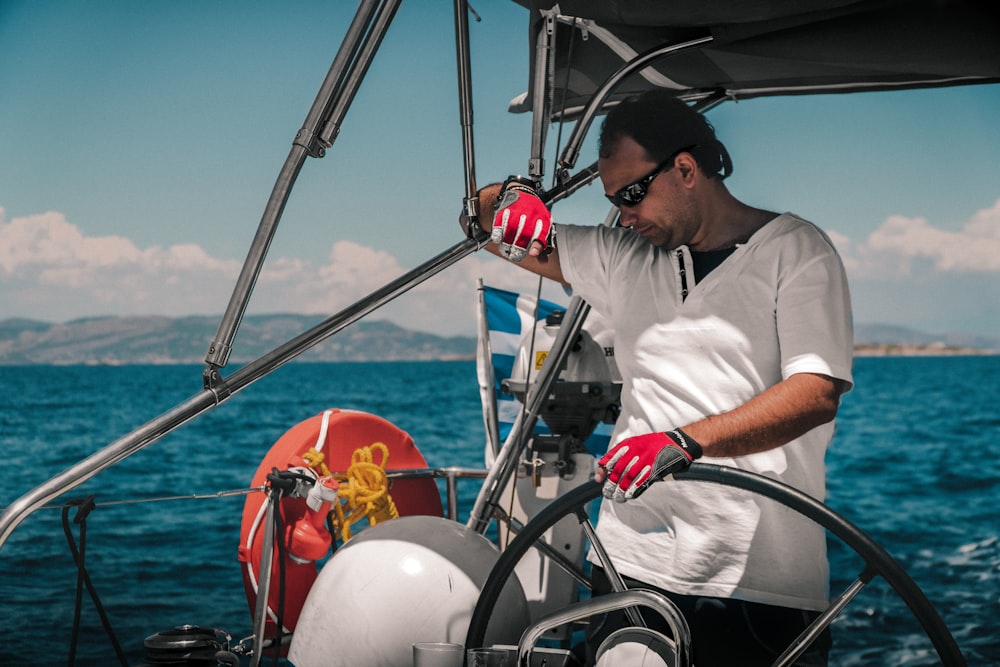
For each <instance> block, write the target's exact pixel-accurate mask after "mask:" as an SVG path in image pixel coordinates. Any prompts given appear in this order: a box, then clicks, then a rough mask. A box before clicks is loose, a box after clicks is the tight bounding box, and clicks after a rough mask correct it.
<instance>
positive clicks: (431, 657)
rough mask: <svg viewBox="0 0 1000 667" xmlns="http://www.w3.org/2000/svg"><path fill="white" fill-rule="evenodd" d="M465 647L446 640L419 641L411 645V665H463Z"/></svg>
mask: <svg viewBox="0 0 1000 667" xmlns="http://www.w3.org/2000/svg"><path fill="white" fill-rule="evenodd" d="M464 659H465V647H464V646H462V645H461V644H449V643H448V642H419V643H417V644H414V645H413V667H463V664H462V663H463V661H464Z"/></svg>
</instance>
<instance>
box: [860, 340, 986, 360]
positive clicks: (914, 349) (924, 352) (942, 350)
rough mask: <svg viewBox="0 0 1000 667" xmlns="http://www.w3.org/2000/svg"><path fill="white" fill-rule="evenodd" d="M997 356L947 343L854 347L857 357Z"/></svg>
mask: <svg viewBox="0 0 1000 667" xmlns="http://www.w3.org/2000/svg"><path fill="white" fill-rule="evenodd" d="M996 354H1000V351H998V350H987V349H980V348H975V347H955V346H953V345H946V344H945V343H932V344H930V345H913V344H902V343H875V344H871V343H868V344H862V345H855V346H854V356H855V357H957V356H991V355H996Z"/></svg>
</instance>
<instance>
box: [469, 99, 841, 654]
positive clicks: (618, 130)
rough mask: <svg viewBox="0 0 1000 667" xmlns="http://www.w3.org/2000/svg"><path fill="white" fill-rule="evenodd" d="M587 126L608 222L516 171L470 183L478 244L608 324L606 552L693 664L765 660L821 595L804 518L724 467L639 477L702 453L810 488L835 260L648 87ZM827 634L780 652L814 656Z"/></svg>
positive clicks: (823, 406) (829, 415)
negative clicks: (707, 476)
mask: <svg viewBox="0 0 1000 667" xmlns="http://www.w3.org/2000/svg"><path fill="white" fill-rule="evenodd" d="M599 146H600V147H599V162H598V166H599V170H600V179H601V182H602V184H603V187H604V191H605V193H606V195H607V197H608V199H609V200H610V201H611V202H612V203H613V204H614V205H616V206H618V208H619V210H620V227H616V228H609V227H603V226H589V227H577V226H572V225H558V226H556V225H553V224H552V222H551V218H550V216H549V214H548V211H547V210H546V209H545V207H544V206H543V205H542V204H541V202H540V200H539V199H537V197H536V196H535V193H534V191H533V188H532V187H531V184H530V183H525V182H520V181H517V180H513V181H509V182H508V183H505V184H504V185H503V186H499V185H493V186H488V187H486V188H484V189H483V190H482V191H481V193H480V203H481V209H482V212H483V215H482V216H481V218H480V220H481V224H482V225H483V228H484V229H485V230H487V231H489V232H490V233H491V237H492V241H493V245H491V246H490V249H491V250H492V251H493V252H494V253H496V254H498V255H501V256H505V257H508V258H509V259H511V260H512V261H517V262H519V264H520V266H522V267H524V268H527V269H529V270H531V271H533V272H535V273H538V274H540V275H543V276H546V277H548V278H551V279H553V280H556V281H559V282H561V283H563V284H565V285H568V286H571V287H572V289H573V291H574V293H575V294H578V295H580V296H582V297H583V298H585V299H586V300H587V301H588V303H590V304H591V305H592V306H593V307H594V308H595V309H596V310H598V311H599V312H601V313H602V314H603V315H604V316H606V317H607V318H608V319H609V321H610V322H611V324H612V326H613V327H614V329H615V355H616V360H617V362H618V366H619V368H620V371H621V374H622V379H623V390H622V412H621V417H620V418H619V420H618V422H617V424H616V426H615V431H614V434H613V436H612V443H613V446H612V448H611V449H610V450H609V452H608V453H607V455H606V456H604V457H603V458H602V459H601V460H600V461H599V466H600V467H599V469H598V471H597V473H596V475H595V479H596V480H597V481H598V482H604V484H605V487H604V495H605V497H606V498H608V499H609V500H610V501H611V502H609V501H608V500H605V502H604V503H603V505H602V507H601V512H600V518H599V521H598V536H599V538H600V540H601V542H602V543H603V544H604V546H605V547H606V548H607V550H608V552H609V553H610V556H611V558H612V561H613V563H614V565H615V567H616V569H617V570H618V571H619V572H620V573H621V574H622V575H623V576H624V577H625V578H626V581H627V582H628V583H629V584H630V586H632V585H642V586H646V587H654V588H655V589H657V590H661V591H664V592H666V593H667V594H669V596H670V597H671V598H672V599H673V600H674V601H675V602H676V603H677V604H678V605H679V606H680V608H681V610H682V611H683V612H684V615H685V617H686V619H687V622H688V624H689V625H690V627H691V631H692V643H693V650H694V662H695V664H696V665H698V667H708V666H710V665H737V664H738V665H755V664H762V665H770V664H771V663H772V661H773V660H774V659H775V658H776V657H777V656H778V655H780V653H781V652H782V651H783V650H784V649H785V648H786V647H787V646H788V644H790V643H791V641H792V640H793V639H794V638H795V637H796V636H797V635H798V634H799V632H801V630H802V629H803V628H804V627H806V626H807V625H808V623H809V622H811V619H812V618H813V617H814V616H815V615H816V614H815V612H817V611H819V610H822V609H825V608H826V605H827V577H828V567H827V560H826V544H825V533H824V531H823V529H822V528H820V527H819V526H817V525H815V524H813V523H812V522H810V521H808V520H806V519H804V518H802V517H800V516H798V515H796V514H795V513H793V512H791V511H789V510H787V509H786V508H783V507H781V506H779V505H778V504H777V503H774V502H771V501H770V500H768V499H765V498H762V497H760V496H756V495H754V494H750V493H746V492H743V491H740V490H738V489H734V488H731V487H727V486H721V485H717V484H711V483H701V482H684V483H673V484H653V483H652V482H654V481H655V480H657V479H661V478H663V477H664V476H666V475H668V474H670V473H672V472H674V471H677V470H683V469H685V468H686V467H687V466H688V465H689V463H690V462H691V461H692V460H694V459H697V458H700V457H704V459H705V460H706V461H709V462H712V463H716V464H721V465H727V466H734V467H737V468H742V469H745V470H749V471H752V472H755V473H759V474H763V475H766V476H768V477H772V478H775V479H778V480H781V481H783V482H785V483H788V484H791V485H792V486H794V487H796V488H798V489H800V490H802V491H804V492H806V493H808V494H809V495H811V496H813V497H815V498H818V499H821V500H822V499H823V498H824V496H825V467H824V455H825V451H826V447H827V445H828V443H829V441H830V438H831V436H832V433H833V423H832V422H833V419H834V416H835V415H836V412H837V408H838V406H839V401H840V396H841V394H842V393H843V392H844V391H846V390H848V389H849V388H850V387H851V382H852V380H851V363H852V348H853V344H852V323H851V311H850V298H849V294H848V288H847V282H846V278H845V276H844V270H843V266H842V264H841V261H840V259H839V257H838V255H837V253H836V251H835V250H834V248H833V246H832V244H831V243H830V241H829V239H828V238H827V237H826V235H825V234H823V232H821V231H820V230H819V229H818V228H816V227H815V226H813V225H812V224H811V223H808V222H805V221H803V220H802V219H800V218H798V217H796V216H794V215H791V214H787V213H786V214H778V213H774V212H771V211H766V210H762V209H759V208H754V207H752V206H749V205H747V204H745V203H743V202H741V201H739V200H738V199H736V198H735V197H734V196H733V195H732V194H731V193H730V192H729V190H728V189H727V188H726V186H725V185H724V183H723V179H724V178H725V177H726V176H728V174H729V172H730V170H731V164H730V161H729V156H728V154H727V152H726V150H725V148H724V147H723V146H722V144H721V143H720V142H718V140H717V139H716V136H715V131H714V129H713V128H712V126H711V125H710V124H709V123H708V122H707V120H705V119H704V117H703V116H701V115H700V114H698V113H697V112H695V111H693V110H692V109H690V107H688V106H687V105H686V104H684V103H683V102H681V101H679V100H677V99H675V98H673V97H672V96H671V95H670V94H669V93H667V92H664V91H660V92H653V93H647V94H645V95H643V96H640V97H638V98H635V99H632V100H628V101H625V102H623V103H621V104H620V105H619V106H618V107H616V108H615V109H613V110H612V111H611V112H610V113H609V114H608V116H607V118H606V120H605V122H604V125H603V127H602V130H601V136H600V145H599ZM602 577H603V573H602V571H601V570H600V569H599V568H595V575H594V578H595V591H596V592H601V590H602V589H603V590H607V589H608V587H607V585H606V579H602ZM647 616H652V614H650V615H647ZM617 622H619V621H616V620H615V619H610V618H609V619H608V622H607V623H606V624H605V625H604V627H602V628H599V632H597V633H596V637H595V638H594V642H598V641H600V639H601V638H602V637H603V636H606V635H607V634H608V632H610V630H612V629H614V624H615V623H617ZM828 645H829V637H828V635H827V636H826V637H824V638H823V639H822V641H820V642H817V644H816V645H814V647H813V648H812V649H811V650H810V652H809V653H807V654H806V655H805V656H803V658H802V659H801V660H800V661H799V662H798V663H796V664H809V665H825V664H826V653H827V651H828Z"/></svg>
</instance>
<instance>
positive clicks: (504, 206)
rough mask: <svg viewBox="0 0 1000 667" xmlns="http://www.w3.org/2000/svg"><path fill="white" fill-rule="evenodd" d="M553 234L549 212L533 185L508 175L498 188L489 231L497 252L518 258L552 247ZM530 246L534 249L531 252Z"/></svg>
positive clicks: (513, 258) (511, 257) (536, 253)
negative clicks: (502, 184) (497, 248)
mask: <svg viewBox="0 0 1000 667" xmlns="http://www.w3.org/2000/svg"><path fill="white" fill-rule="evenodd" d="M553 236H554V230H553V228H552V215H551V214H550V213H549V210H548V209H547V208H545V204H543V203H542V200H541V199H539V198H538V194H537V193H536V192H535V189H534V188H533V187H531V186H530V185H527V184H525V183H523V182H521V181H512V180H511V179H508V181H507V182H506V183H505V184H504V187H503V190H501V192H500V199H499V201H498V202H497V207H496V213H495V214H494V216H493V230H492V233H491V234H490V240H491V241H493V243H495V244H497V246H499V248H500V254H501V255H502V256H504V257H506V258H507V259H509V260H510V261H512V262H520V261H521V260H522V259H524V258H525V257H527V256H528V255H529V254H532V255H542V254H544V253H546V251H548V250H550V249H551V248H552V247H553V245H554V243H553ZM536 243H537V244H538V245H537V246H535V244H536ZM533 246H534V247H535V252H534V253H530V251H531V250H532V247H533Z"/></svg>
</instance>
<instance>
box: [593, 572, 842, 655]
mask: <svg viewBox="0 0 1000 667" xmlns="http://www.w3.org/2000/svg"><path fill="white" fill-rule="evenodd" d="M591 579H592V584H593V587H594V589H593V594H594V595H601V594H604V593H610V592H611V585H610V582H608V579H607V577H606V576H605V574H604V571H603V570H602V569H601V568H599V567H594V568H593V572H592V574H591ZM625 584H626V585H627V586H628V588H644V589H647V590H652V591H656V592H658V593H662V594H664V595H665V596H667V597H668V598H669V599H670V600H671V601H672V602H673V603H674V604H676V605H677V607H678V609H680V612H681V614H683V615H684V619H685V620H686V621H687V624H688V627H689V628H690V629H691V648H692V652H693V654H694V659H693V663H694V664H695V665H697V667H733V665H740V666H741V667H753V666H755V665H761V666H762V667H769V666H770V665H771V664H773V663H774V661H775V660H776V659H777V658H778V656H780V655H781V654H782V653H783V652H784V651H785V649H787V648H788V646H789V645H791V643H792V642H793V641H794V640H795V638H796V637H798V636H799V634H800V633H801V632H802V631H803V630H805V629H806V628H807V627H808V626H809V624H810V623H812V622H813V621H814V620H815V619H816V617H817V616H819V612H813V611H805V610H802V609H792V608H790V607H777V606H773V605H767V604H758V603H755V602H745V601H743V600H734V599H732V598H711V597H698V596H692V595H677V594H675V593H671V592H669V591H664V590H661V589H658V588H656V587H654V586H650V585H648V584H644V583H642V582H640V581H635V580H634V579H629V578H627V577H626V579H625ZM643 611H644V613H643V617H644V619H645V621H646V623H647V624H648V625H649V626H650V628H651V629H654V630H658V631H660V632H662V633H663V634H665V635H667V636H670V629H669V626H668V625H667V623H666V621H664V619H663V618H662V617H661V616H660V615H659V614H658V613H656V612H654V611H652V610H643ZM631 625H632V624H631V623H630V622H629V621H628V619H627V618H626V617H625V612H624V611H613V612H610V613H608V614H605V615H603V616H602V617H599V618H595V619H593V620H592V622H591V625H590V629H589V630H588V632H587V645H588V654H589V655H590V656H593V655H594V653H595V652H596V650H597V647H598V646H600V644H601V642H602V641H603V640H604V638H605V637H607V636H608V635H609V634H611V633H612V632H614V631H615V630H617V629H619V628H622V627H629V626H631ZM831 644H832V640H831V637H830V630H829V628H827V629H826V630H825V631H824V632H823V634H822V635H820V637H819V638H818V639H817V640H816V641H815V642H813V644H812V646H810V647H809V649H808V650H807V651H806V652H805V653H804V654H803V655H802V656H801V657H800V658H799V659H798V660H796V661H795V664H796V665H801V666H803V667H826V665H827V657H828V655H829V653H830V646H831ZM591 662H592V660H591Z"/></svg>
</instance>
